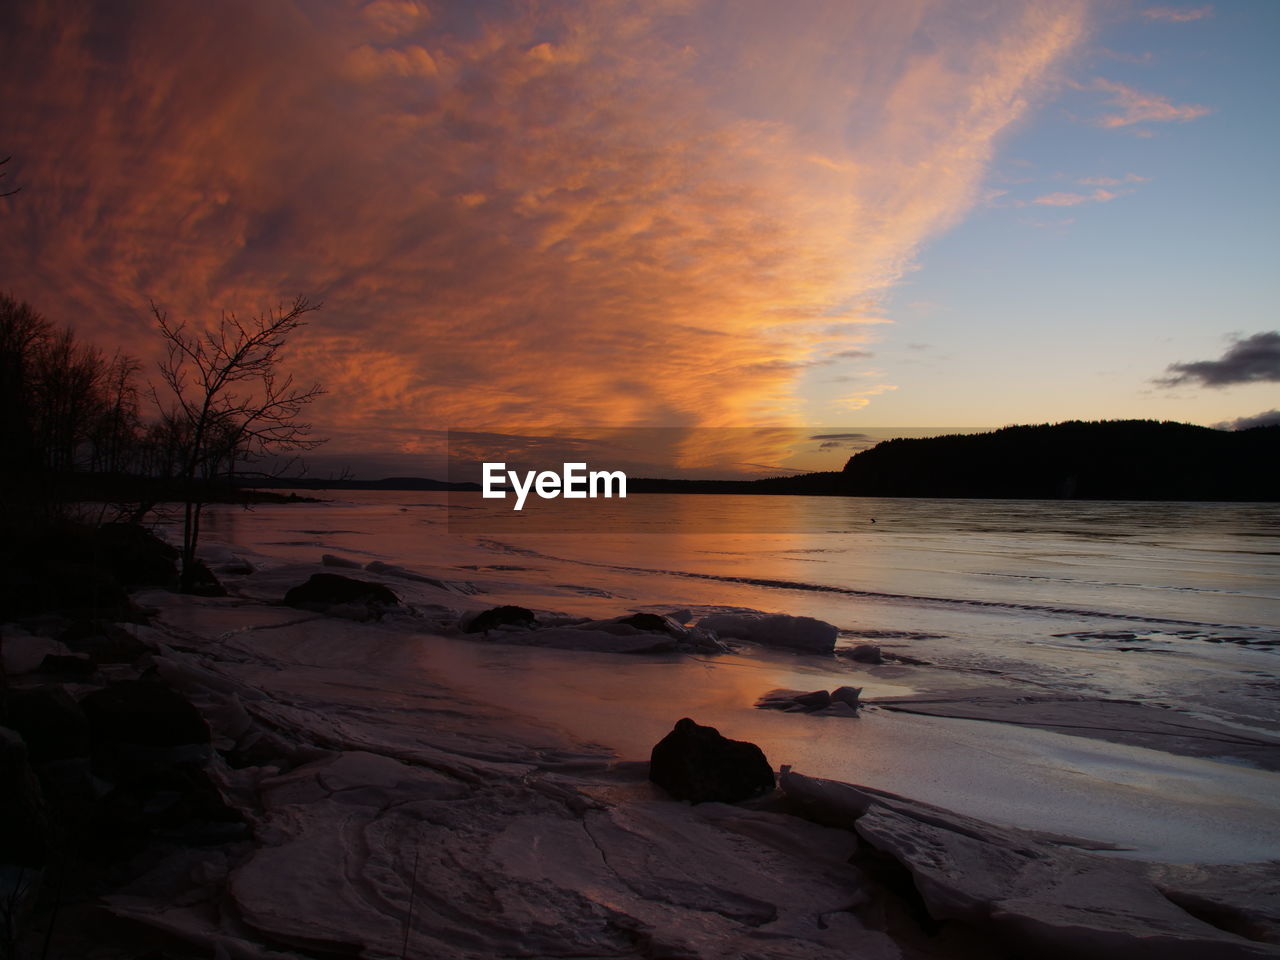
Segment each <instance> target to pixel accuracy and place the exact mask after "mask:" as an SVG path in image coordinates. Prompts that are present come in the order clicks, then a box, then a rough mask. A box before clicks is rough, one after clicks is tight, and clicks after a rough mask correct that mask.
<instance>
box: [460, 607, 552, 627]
mask: <svg viewBox="0 0 1280 960" xmlns="http://www.w3.org/2000/svg"><path fill="white" fill-rule="evenodd" d="M508 625H514V626H519V627H523V628H525V629H529V630H532V629H535V628H536V627H537V626H538V618H537V617H535V616H534V615H533V611H532V610H530V609H528V608H527V607H517V606H514V605H511V604H508V605H506V606H502V607H493V608H491V609H489V610H482V611H481V612H480V613H477V614H476V615H475V616H473V617H471V618H470V619H469V620H467V621H466V623H465V624H463V627H462V630H463V632H464V633H484V632H486V631H488V630H493V629H495V628H497V627H503V626H508Z"/></svg>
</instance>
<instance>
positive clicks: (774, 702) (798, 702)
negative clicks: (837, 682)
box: [756, 687, 862, 717]
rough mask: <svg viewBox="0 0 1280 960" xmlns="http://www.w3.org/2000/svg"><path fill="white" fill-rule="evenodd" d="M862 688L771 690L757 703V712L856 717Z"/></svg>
mask: <svg viewBox="0 0 1280 960" xmlns="http://www.w3.org/2000/svg"><path fill="white" fill-rule="evenodd" d="M861 693H862V689H861V688H860V687H836V689H834V690H832V691H831V692H830V693H828V692H827V691H826V690H812V691H810V692H808V693H805V692H804V691H801V690H782V689H779V690H770V691H769V692H768V693H766V694H765V695H764V696H762V697H761V698H760V699H759V700H757V701H756V709H757V710H782V711H785V712H787V713H822V714H823V715H825V716H829V717H856V716H857V715H858V697H859V695H860V694H861Z"/></svg>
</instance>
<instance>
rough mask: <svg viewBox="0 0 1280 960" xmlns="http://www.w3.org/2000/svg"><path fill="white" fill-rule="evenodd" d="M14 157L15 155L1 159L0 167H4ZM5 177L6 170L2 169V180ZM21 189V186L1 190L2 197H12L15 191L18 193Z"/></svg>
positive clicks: (0, 177)
mask: <svg viewBox="0 0 1280 960" xmlns="http://www.w3.org/2000/svg"><path fill="white" fill-rule="evenodd" d="M12 159H13V157H5V158H4V159H3V160H0V167H3V166H4V165H5V164H6V163H8V162H9V161H10V160H12ZM3 179H4V171H3V170H0V180H3ZM21 189H22V188H21V187H14V188H13V189H12V190H0V197H12V196H13V195H14V194H15V193H17V192H18V191H19V190H21Z"/></svg>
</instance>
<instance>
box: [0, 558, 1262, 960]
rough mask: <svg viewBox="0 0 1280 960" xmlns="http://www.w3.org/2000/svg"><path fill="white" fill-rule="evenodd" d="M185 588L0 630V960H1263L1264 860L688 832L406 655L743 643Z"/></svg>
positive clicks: (596, 760)
mask: <svg viewBox="0 0 1280 960" xmlns="http://www.w3.org/2000/svg"><path fill="white" fill-rule="evenodd" d="M209 563H210V566H211V567H212V568H213V569H214V570H215V571H216V570H219V569H222V570H225V571H230V572H227V573H225V574H224V576H223V578H224V582H225V585H226V587H227V593H228V595H227V596H223V597H219V596H203V597H193V596H180V595H177V594H175V593H172V592H169V591H168V590H165V589H156V588H154V587H153V588H144V589H141V590H139V591H136V592H135V593H134V594H133V595H132V601H131V602H132V604H133V605H134V606H135V607H136V608H137V609H138V610H139V612H140V613H142V614H145V616H143V617H136V618H135V619H144V620H146V621H147V622H145V623H139V622H134V623H128V624H119V623H109V622H105V621H103V620H101V619H98V620H86V619H83V618H82V619H79V620H76V619H70V618H63V620H58V619H57V618H45V619H43V620H42V619H41V618H39V617H36V618H31V617H28V618H25V619H23V620H22V621H21V622H20V623H18V624H5V625H4V627H3V630H4V633H3V637H4V644H5V660H6V665H7V666H8V667H9V670H8V686H7V689H6V691H5V709H6V713H5V722H6V724H7V725H8V727H9V728H10V729H9V730H7V731H0V732H2V733H3V735H4V740H3V744H4V754H3V756H4V758H5V759H4V776H5V778H6V784H5V786H6V791H5V794H4V795H5V796H6V797H7V798H8V799H7V800H6V803H7V804H8V808H7V809H6V817H5V822H6V826H7V839H6V847H5V854H6V856H5V857H4V858H3V859H4V860H6V861H10V860H12V861H13V866H11V867H6V868H5V869H6V873H5V876H6V878H8V881H9V882H10V884H11V885H12V886H13V887H14V889H18V888H22V889H23V890H24V894H23V895H22V896H18V897H13V896H10V898H9V903H10V907H9V910H10V912H9V915H8V919H9V921H10V922H11V923H12V924H13V926H12V928H11V929H12V930H13V934H12V935H11V938H10V943H11V945H12V949H11V953H10V955H14V956H39V955H41V953H42V951H43V950H44V948H45V942H46V938H47V941H48V955H49V956H53V957H58V956H67V957H70V956H77V957H81V956H83V957H101V958H104V960H109V958H116V957H125V956H140V955H146V954H149V955H152V956H156V957H160V956H164V957H175V958H176V957H188V956H190V957H197V956H216V957H224V956H225V957H245V958H248V957H254V958H266V957H290V956H294V957H329V956H362V957H401V956H406V957H414V956H420V957H432V958H436V957H447V958H453V957H456V958H464V957H466V958H480V957H508V956H509V957H637V958H639V957H689V958H692V957H698V958H720V957H723V958H731V957H733V958H737V957H755V958H775V957H776V958H792V957H795V958H825V957H831V958H835V957H848V956H859V957H901V956H905V957H919V958H929V957H939V958H940V957H1014V956H1022V955H1026V954H1028V953H1036V954H1044V955H1045V956H1050V957H1052V956H1062V957H1074V956H1082V955H1085V954H1089V955H1092V956H1097V957H1112V956H1114V957H1126V958H1129V957H1147V956H1150V957H1215V958H1216V957H1273V956H1280V869H1277V865H1276V864H1275V863H1262V864H1243V865H1234V866H1204V865H1197V866H1182V867H1178V866H1170V865H1162V864H1152V863H1144V862H1141V861H1138V860H1134V859H1119V858H1116V857H1114V856H1111V855H1108V853H1107V851H1106V845H1105V844H1099V843H1096V842H1089V841H1086V840H1081V839H1075V838H1070V837H1062V836H1055V835H1051V834H1047V833H1042V832H1036V831H1027V830H1015V829H1012V828H1009V827H1001V826H997V825H994V824H991V823H986V822H983V821H981V820H977V819H974V818H972V817H965V816H961V815H959V814H955V813H952V812H949V811H947V810H944V809H941V808H939V807H936V806H931V805H929V804H924V803H920V802H918V801H914V800H910V799H907V798H904V797H898V796H894V795H892V794H888V793H885V792H883V791H877V790H871V789H868V788H865V787H857V786H854V785H850V784H840V783H835V782H832V781H825V780H821V779H815V778H811V777H807V776H803V775H802V774H800V773H797V772H793V771H790V770H787V769H784V770H782V771H781V774H780V776H779V777H778V779H777V786H776V787H775V788H774V789H772V790H769V789H767V787H768V785H767V784H764V783H757V786H758V787H759V788H760V790H759V791H753V792H758V793H759V795H757V796H754V797H753V798H752V799H749V800H746V801H744V802H741V803H733V804H729V803H723V802H718V801H714V800H713V801H710V802H704V803H697V804H690V803H687V802H684V801H681V800H676V799H674V798H673V797H672V796H671V795H670V794H669V793H668V792H667V791H666V790H664V789H663V788H662V787H659V786H657V785H655V784H654V783H652V782H651V781H650V776H651V771H650V768H649V764H648V763H645V762H643V761H637V760H630V761H622V760H619V759H617V758H616V757H613V756H611V755H609V754H608V753H607V752H604V751H602V750H599V749H596V748H592V747H591V746H590V745H584V744H582V743H578V742H575V741H573V740H572V739H570V738H568V737H566V736H565V735H564V734H563V733H562V732H561V731H559V730H557V729H555V728H552V727H549V726H546V725H545V724H541V723H539V722H538V721H537V720H536V718H531V717H526V716H520V715H519V714H516V713H509V712H504V711H501V710H497V709H495V708H494V707H493V705H492V704H486V703H480V702H477V701H475V700H473V699H470V698H468V697H466V696H464V695H462V694H460V693H459V692H458V691H457V690H455V689H451V688H450V687H449V686H448V685H447V684H446V683H445V682H443V681H442V679H441V678H439V677H437V676H436V675H435V673H434V672H433V668H432V661H431V653H430V651H431V647H430V644H429V640H430V637H431V636H433V635H439V634H451V635H454V636H458V637H471V638H473V641H474V642H480V643H486V644H508V643H517V644H524V645H527V644H529V643H534V644H548V645H552V646H556V647H557V648H560V649H570V650H574V649H585V650H595V651H599V650H610V651H613V652H618V653H623V652H629V653H632V654H636V653H652V652H653V650H654V649H655V644H659V645H660V649H661V651H662V652H664V653H666V654H667V655H679V652H680V651H681V650H682V649H685V650H688V651H690V652H693V653H695V654H708V653H710V654H711V655H714V649H715V648H714V647H713V646H712V645H713V644H716V645H719V644H726V643H728V644H733V643H737V642H755V641H758V640H759V636H760V634H759V631H760V630H762V629H764V628H763V627H762V626H761V620H760V617H754V618H753V617H750V616H748V617H744V618H740V619H739V620H738V621H736V622H734V621H730V620H726V621H724V622H721V623H720V624H719V625H718V627H719V629H716V630H713V629H712V628H711V627H710V626H703V625H702V624H701V623H700V622H699V623H694V624H688V623H685V622H681V620H682V618H681V617H680V616H679V615H678V614H679V611H672V613H673V614H677V615H676V616H671V617H659V616H657V615H653V614H641V615H637V614H635V613H624V614H621V615H620V616H618V617H615V618H611V619H609V618H606V619H604V620H600V619H587V618H564V619H565V620H575V621H576V622H561V621H558V620H556V619H555V618H554V617H552V616H551V615H549V614H544V613H535V612H534V611H525V612H526V613H528V614H529V617H525V616H524V614H523V613H521V612H520V611H521V610H522V609H523V608H512V609H509V610H508V611H507V612H506V613H505V614H501V615H498V614H494V615H492V616H491V617H490V621H505V622H490V623H488V625H487V626H484V627H483V628H482V629H477V630H475V631H474V632H471V633H468V632H467V630H468V628H469V627H471V626H474V625H475V623H476V622H477V620H479V619H480V618H481V617H482V616H483V615H484V614H485V612H486V611H493V610H497V609H502V608H501V607H495V606H494V605H493V598H492V597H491V596H485V595H481V594H479V593H478V592H477V590H476V588H475V585H474V584H467V583H464V582H457V581H452V580H449V579H447V578H445V577H432V576H426V575H422V574H415V573H413V572H412V571H404V570H400V569H399V568H394V567H390V566H389V565H385V564H384V565H382V566H383V569H381V570H379V571H374V570H370V569H367V567H366V569H364V570H362V571H360V572H359V573H357V572H356V571H354V570H348V571H346V573H350V576H349V577H346V579H347V580H348V581H353V580H354V581H358V582H363V583H365V584H371V585H373V586H370V587H369V588H368V590H367V591H364V592H362V591H361V589H360V588H358V587H357V588H354V592H352V590H353V588H351V587H350V586H346V587H340V588H339V589H338V592H337V593H333V594H330V595H327V596H321V595H317V594H315V593H311V594H308V593H307V592H306V591H304V592H303V593H302V594H301V595H298V594H295V595H293V598H292V599H291V600H289V601H288V602H286V597H288V596H289V595H290V591H291V590H294V589H297V588H300V587H302V586H304V585H306V584H308V583H310V582H312V578H313V577H315V576H316V575H321V576H324V575H332V571H333V569H334V568H335V566H337V565H335V564H334V563H333V562H329V563H327V564H317V565H314V566H305V565H296V566H291V567H277V568H274V569H270V570H257V569H255V567H254V565H253V564H252V563H247V562H244V561H243V560H242V559H239V558H235V557H228V556H214V555H211V556H210V557H209ZM344 576H345V573H344ZM330 585H331V586H332V585H333V582H332V581H331V582H330ZM343 590H345V591H347V592H346V594H344V593H343V592H342V591H343ZM649 618H652V619H649ZM793 619H801V618H793ZM64 620H65V622H63V621H64ZM781 623H782V622H781V621H777V622H776V623H774V624H773V625H774V626H775V627H777V626H779V625H781ZM813 623H815V624H816V623H818V622H817V621H814V622H813ZM753 631H755V632H754V633H753ZM782 632H783V634H784V635H785V636H791V635H794V636H796V637H802V638H804V639H803V641H802V642H812V643H815V644H816V643H819V642H821V641H820V635H825V633H826V631H825V629H824V628H823V627H816V626H813V625H812V624H809V625H800V626H794V628H793V629H792V630H791V631H790V632H788V631H787V630H783V631H782ZM734 633H737V634H739V635H740V636H738V637H736V638H735V637H734V636H733V634H734ZM742 634H747V635H748V636H741V635H742ZM752 637H754V641H753V640H752ZM832 641H833V642H834V633H832ZM575 644H581V646H575ZM850 689H851V688H850ZM824 692H825V691H824ZM791 693H792V694H795V693H796V691H791ZM800 696H809V695H808V694H804V693H803V692H801V693H800ZM850 696H852V699H853V700H854V705H853V706H850V705H849V704H848V702H847V701H848V699H849V698H850ZM775 699H779V700H781V699H785V698H782V697H779V698H775ZM828 699H830V695H828ZM989 699H993V700H994V699H995V698H989ZM791 700H792V702H796V698H795V697H792V698H791ZM838 702H840V703H842V704H844V705H845V706H848V707H849V712H850V713H852V714H853V715H854V716H855V717H856V704H857V695H856V694H852V695H850V694H848V693H846V694H842V696H841V699H840V700H839V701H838ZM911 704H914V707H911ZM809 705H810V704H804V703H801V704H800V706H801V707H807V706H809ZM934 705H935V706H936V702H935V704H934ZM902 706H903V707H910V708H912V709H928V708H929V703H926V702H924V701H923V700H921V699H917V700H914V701H908V700H904V702H903V704H902ZM673 709H674V710H676V711H678V707H673ZM783 709H787V708H786V707H783ZM992 709H1014V707H1013V706H1009V705H1007V704H1006V705H1005V706H1000V704H997V705H996V706H995V707H992ZM1020 709H1023V710H1024V711H1025V710H1028V709H1030V708H1029V707H1026V706H1022V707H1021V708H1020ZM679 718H680V713H679V712H675V713H673V715H672V717H671V723H672V724H673V726H674V725H676V721H677V720H678V719H679ZM693 719H695V720H696V719H697V718H696V717H694V718H693ZM1042 719H1043V718H1042ZM813 722H815V723H817V722H822V721H821V720H820V719H818V718H816V717H815V719H814V721H813ZM840 722H844V721H840ZM849 722H852V723H855V724H856V723H857V722H858V721H857V720H856V719H855V720H851V721H849ZM723 732H724V733H725V734H726V735H727V736H729V737H732V736H733V734H734V731H732V730H724V731H723ZM1083 735H1089V734H1088V733H1087V732H1086V733H1085V734H1083ZM1265 747H1266V745H1265V744H1259V745H1258V749H1259V750H1263V749H1264V748H1265ZM769 769H772V768H769ZM758 779H759V778H758V777H757V778H756V780H758ZM770 779H772V778H770ZM753 782H755V781H753ZM24 844H25V846H24Z"/></svg>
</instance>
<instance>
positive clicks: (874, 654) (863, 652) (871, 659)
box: [845, 643, 884, 663]
mask: <svg viewBox="0 0 1280 960" xmlns="http://www.w3.org/2000/svg"><path fill="white" fill-rule="evenodd" d="M845 656H847V657H848V658H849V659H850V660H857V661H858V662H859V663H884V657H883V656H881V654H880V648H879V647H878V646H877V645H876V644H874V643H860V644H858V645H857V646H856V647H854V648H853V649H852V650H850V651H849V652H848V653H846V654H845Z"/></svg>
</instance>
